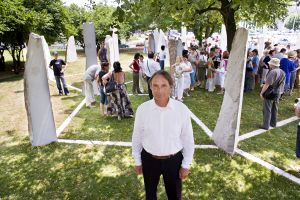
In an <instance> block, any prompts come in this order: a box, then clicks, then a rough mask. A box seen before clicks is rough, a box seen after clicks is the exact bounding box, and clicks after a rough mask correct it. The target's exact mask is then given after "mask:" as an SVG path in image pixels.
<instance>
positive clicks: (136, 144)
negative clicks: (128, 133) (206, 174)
mask: <svg viewBox="0 0 300 200" xmlns="http://www.w3.org/2000/svg"><path fill="white" fill-rule="evenodd" d="M142 132H143V118H142V112H141V107H139V108H138V109H137V111H136V115H135V120H134V128H133V134H132V156H133V159H134V161H135V165H136V166H141V165H142V160H141V152H142V149H143V146H142Z"/></svg>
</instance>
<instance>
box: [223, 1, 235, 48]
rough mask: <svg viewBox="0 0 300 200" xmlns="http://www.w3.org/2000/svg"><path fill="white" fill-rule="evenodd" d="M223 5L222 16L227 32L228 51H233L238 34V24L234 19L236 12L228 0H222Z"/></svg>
mask: <svg viewBox="0 0 300 200" xmlns="http://www.w3.org/2000/svg"><path fill="white" fill-rule="evenodd" d="M221 3H222V6H221V14H222V17H223V20H224V25H225V27H226V32H227V49H228V51H231V45H232V42H233V38H234V35H235V32H236V23H235V18H234V14H235V11H236V10H235V9H233V8H231V6H230V2H229V1H228V0H221Z"/></svg>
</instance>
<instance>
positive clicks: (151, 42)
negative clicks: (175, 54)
mask: <svg viewBox="0 0 300 200" xmlns="http://www.w3.org/2000/svg"><path fill="white" fill-rule="evenodd" d="M148 42H149V45H148V46H149V47H148V52H151V51H152V52H155V40H154V36H153V34H152V33H150V34H149V38H148Z"/></svg>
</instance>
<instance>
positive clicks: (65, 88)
mask: <svg viewBox="0 0 300 200" xmlns="http://www.w3.org/2000/svg"><path fill="white" fill-rule="evenodd" d="M60 80H61V82H62V84H63V88H64V93H65V95H68V94H69V93H70V92H69V90H68V86H67V82H66V79H65V77H64V75H61V76H60Z"/></svg>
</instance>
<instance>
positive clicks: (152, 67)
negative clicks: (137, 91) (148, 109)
mask: <svg viewBox="0 0 300 200" xmlns="http://www.w3.org/2000/svg"><path fill="white" fill-rule="evenodd" d="M144 68H145V71H144V73H145V75H146V79H147V83H148V93H149V98H150V99H153V95H152V90H151V88H150V83H149V81H150V78H151V77H152V75H153V74H154V73H155V72H157V71H159V70H160V66H159V63H158V62H155V61H154V53H153V52H152V51H150V52H149V53H148V59H147V61H146V62H145V65H144Z"/></svg>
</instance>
